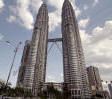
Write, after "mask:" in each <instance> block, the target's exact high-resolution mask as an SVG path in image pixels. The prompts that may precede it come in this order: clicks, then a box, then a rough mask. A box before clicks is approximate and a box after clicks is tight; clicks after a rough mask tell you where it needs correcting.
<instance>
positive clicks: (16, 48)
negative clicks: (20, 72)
mask: <svg viewBox="0 0 112 99" xmlns="http://www.w3.org/2000/svg"><path fill="white" fill-rule="evenodd" d="M6 43H9V44H11V43H10V42H9V41H6ZM21 44H22V42H19V43H18V44H17V46H16V47H15V50H14V56H13V60H12V63H11V67H10V70H9V74H8V77H7V81H6V84H5V86H6V87H7V84H8V82H9V78H10V75H11V72H12V68H13V65H14V61H15V58H16V54H17V52H18V48H19V46H20V45H21Z"/></svg>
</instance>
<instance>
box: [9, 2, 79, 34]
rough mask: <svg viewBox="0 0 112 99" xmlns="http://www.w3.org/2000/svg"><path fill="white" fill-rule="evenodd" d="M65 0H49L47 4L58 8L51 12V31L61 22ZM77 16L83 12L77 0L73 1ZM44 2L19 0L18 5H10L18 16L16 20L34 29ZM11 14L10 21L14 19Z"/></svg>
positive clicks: (14, 14)
mask: <svg viewBox="0 0 112 99" xmlns="http://www.w3.org/2000/svg"><path fill="white" fill-rule="evenodd" d="M63 1H64V0H58V1H57V0H55V1H54V0H47V5H48V6H52V7H54V8H55V9H56V10H55V11H54V12H50V13H49V25H50V26H49V28H50V32H51V31H54V30H55V29H56V27H58V26H59V25H60V24H61V12H62V5H63ZM71 3H72V5H73V7H74V9H75V13H76V16H77V17H78V16H79V15H80V14H81V11H80V9H79V8H78V7H76V5H75V0H72V1H71ZM41 4H42V0H17V2H16V6H12V7H10V9H11V11H12V12H13V15H11V16H13V17H14V16H16V21H18V22H19V23H20V24H21V25H22V26H24V27H25V28H27V29H32V28H33V24H34V17H33V15H36V14H37V12H38V9H39V7H40V5H41ZM11 16H10V17H9V18H8V19H9V21H12V20H11V19H12V18H11Z"/></svg>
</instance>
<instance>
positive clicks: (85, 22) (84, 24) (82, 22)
mask: <svg viewBox="0 0 112 99" xmlns="http://www.w3.org/2000/svg"><path fill="white" fill-rule="evenodd" d="M89 21H90V19H89V18H87V19H82V20H80V21H79V27H80V28H86V27H87V26H88V24H89Z"/></svg>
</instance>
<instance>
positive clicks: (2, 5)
mask: <svg viewBox="0 0 112 99" xmlns="http://www.w3.org/2000/svg"><path fill="white" fill-rule="evenodd" d="M4 6H5V5H4V2H3V0H0V12H1V11H2V9H3V7H4Z"/></svg>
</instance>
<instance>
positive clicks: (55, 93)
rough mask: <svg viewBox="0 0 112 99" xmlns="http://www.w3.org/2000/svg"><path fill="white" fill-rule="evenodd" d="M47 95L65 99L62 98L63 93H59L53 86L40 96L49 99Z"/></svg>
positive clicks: (42, 98)
mask: <svg viewBox="0 0 112 99" xmlns="http://www.w3.org/2000/svg"><path fill="white" fill-rule="evenodd" d="M47 94H51V95H54V96H55V98H56V99H63V98H62V92H60V91H58V90H57V89H55V88H54V87H53V86H52V85H51V86H47V89H46V90H44V91H42V92H41V93H40V94H39V96H40V98H41V99H47V97H48V96H47Z"/></svg>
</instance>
